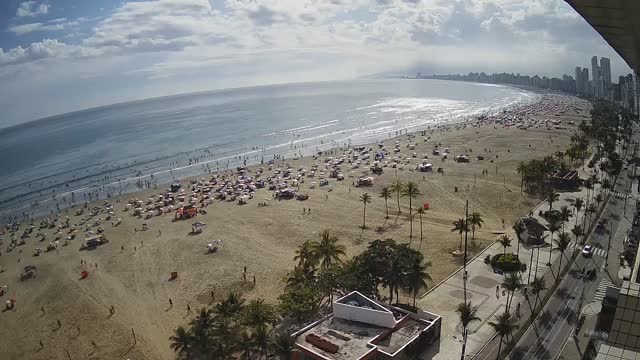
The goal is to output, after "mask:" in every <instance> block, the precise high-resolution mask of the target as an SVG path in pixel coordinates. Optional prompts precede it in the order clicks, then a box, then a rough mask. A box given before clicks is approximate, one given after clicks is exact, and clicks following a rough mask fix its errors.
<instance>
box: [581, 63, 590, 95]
mask: <svg viewBox="0 0 640 360" xmlns="http://www.w3.org/2000/svg"><path fill="white" fill-rule="evenodd" d="M589 84H590V83H589V68H586V67H585V68H583V69H582V93H583V94H585V95H587V96H589V95H591V94H592V92H591V86H589Z"/></svg>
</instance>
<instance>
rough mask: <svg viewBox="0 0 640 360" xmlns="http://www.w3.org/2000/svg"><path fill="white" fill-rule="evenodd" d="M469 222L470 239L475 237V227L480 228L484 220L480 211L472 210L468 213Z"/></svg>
mask: <svg viewBox="0 0 640 360" xmlns="http://www.w3.org/2000/svg"><path fill="white" fill-rule="evenodd" d="M469 224H470V225H471V233H472V236H471V239H473V240H475V239H476V228H478V229H480V228H482V224H484V220H483V219H482V215H480V213H478V212H476V211H474V212H472V213H471V215H469Z"/></svg>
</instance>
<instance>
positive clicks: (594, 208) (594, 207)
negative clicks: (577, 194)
mask: <svg viewBox="0 0 640 360" xmlns="http://www.w3.org/2000/svg"><path fill="white" fill-rule="evenodd" d="M597 212H598V206H597V205H596V204H594V203H591V204H589V206H587V210H586V211H585V216H587V214H589V226H587V227H586V229H589V228H590V227H591V222H592V221H593V215H594V214H595V213H597Z"/></svg>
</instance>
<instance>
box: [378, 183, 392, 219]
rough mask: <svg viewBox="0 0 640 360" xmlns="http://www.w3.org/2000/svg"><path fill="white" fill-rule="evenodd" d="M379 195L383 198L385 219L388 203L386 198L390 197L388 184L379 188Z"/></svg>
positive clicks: (387, 215) (387, 213)
mask: <svg viewBox="0 0 640 360" xmlns="http://www.w3.org/2000/svg"><path fill="white" fill-rule="evenodd" d="M380 197H381V198H383V199H384V210H385V214H386V215H385V217H384V218H385V219H388V218H389V205H388V204H387V202H388V200H389V199H390V198H391V188H390V187H389V186H385V187H383V188H382V190H380Z"/></svg>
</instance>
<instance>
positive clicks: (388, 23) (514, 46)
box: [0, 0, 627, 107]
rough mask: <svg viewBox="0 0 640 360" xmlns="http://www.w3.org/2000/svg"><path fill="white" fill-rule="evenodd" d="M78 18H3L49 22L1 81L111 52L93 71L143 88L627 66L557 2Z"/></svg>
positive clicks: (134, 8) (385, 0)
mask: <svg viewBox="0 0 640 360" xmlns="http://www.w3.org/2000/svg"><path fill="white" fill-rule="evenodd" d="M23 4H27V5H24V6H23V5H21V8H23V7H24V8H25V9H27V10H29V11H31V12H35V11H36V10H37V9H38V6H36V3H35V2H27V3H23ZM212 4H213V6H212ZM41 5H42V4H41ZM47 10H48V8H47ZM82 21H86V19H84V18H77V19H65V18H58V19H53V20H49V21H48V22H33V23H30V24H16V25H14V26H11V27H10V28H9V31H11V32H13V33H15V34H16V35H19V34H25V33H28V32H35V31H50V32H49V33H47V35H48V37H50V38H51V39H49V40H42V41H39V42H36V43H33V44H25V45H23V46H21V47H16V48H13V49H6V50H5V51H2V50H1V49H0V90H1V89H2V88H3V87H5V88H6V87H7V86H11V85H10V83H9V82H7V81H3V80H5V78H3V74H9V73H12V72H14V73H21V72H19V71H17V70H18V69H29V71H26V72H25V73H26V74H34V73H38V72H39V71H43V72H47V73H51V72H55V71H59V70H58V68H57V66H59V64H60V63H64V62H67V63H71V62H73V63H74V64H75V66H74V67H75V68H78V67H80V64H83V63H84V64H89V63H91V64H92V67H97V66H99V65H98V64H104V63H107V62H109V63H111V62H113V61H115V60H116V59H117V61H118V65H117V66H115V65H114V66H105V67H104V69H105V70H104V71H105V73H96V74H95V76H97V77H102V79H103V82H104V80H105V79H110V78H118V79H119V83H120V84H123V83H127V79H129V83H127V84H128V85H127V86H129V87H131V92H132V93H135V94H136V96H141V97H144V96H151V95H162V93H163V91H164V93H174V92H176V91H178V89H181V90H182V91H191V90H206V89H211V88H219V87H225V86H239V85H241V84H244V85H256V84H260V83H267V82H291V81H312V80H331V79H347V78H353V77H357V76H362V75H368V74H371V73H377V72H389V71H395V72H400V73H405V72H406V71H413V70H414V69H420V70H422V72H423V73H432V72H468V71H487V72H492V71H508V72H512V71H513V72H521V73H527V74H533V73H536V72H537V73H541V74H546V75H552V76H558V75H561V74H562V73H563V72H566V73H571V72H572V69H573V68H574V67H575V66H584V65H587V64H588V61H589V59H590V57H591V55H599V56H611V57H612V67H614V72H616V69H619V71H620V72H622V71H627V69H626V68H625V66H624V64H622V62H621V61H620V59H619V58H617V56H616V55H615V54H614V53H613V51H612V50H611V49H610V48H609V47H608V46H607V44H606V43H604V41H603V40H602V39H601V38H600V37H599V36H598V35H597V34H596V33H595V31H594V30H592V29H591V28H590V27H589V25H588V24H586V22H585V21H584V20H583V19H582V18H580V17H579V16H578V15H577V14H576V13H575V12H574V11H573V10H572V9H571V8H570V7H569V6H568V5H567V4H565V3H564V1H562V0H529V1H522V0H251V1H250V0H224V1H223V0H214V1H207V0H157V1H153V0H142V1H135V2H125V3H123V4H122V5H120V6H118V7H117V8H115V9H114V10H112V11H111V12H110V13H108V14H106V13H105V14H104V17H102V18H101V19H91V22H92V23H94V25H93V26H92V28H91V29H89V30H88V33H86V34H85V33H81V32H78V31H77V28H75V27H73V26H74V25H73V24H74V23H79V22H82ZM68 29H73V30H74V31H71V32H65V31H59V30H68ZM53 31H56V32H53ZM58 34H60V35H59V37H58V38H57V39H56V38H55V37H52V35H58ZM62 39H72V40H69V42H65V41H63V40H62ZM51 64H55V66H54V65H51ZM3 67H4V69H3ZM107 72H108V73H107ZM64 74H65V75H64V76H65V79H66V80H67V81H69V82H70V81H73V80H74V79H75V80H76V81H85V80H86V77H82V78H81V77H80V75H76V74H75V73H74V72H73V71H69V72H65V73H64ZM14 77H15V78H16V79H17V75H14ZM27 80H28V79H27ZM15 81H18V80H15ZM23 81H24V80H23ZM29 81H30V80H29ZM52 81H53V80H52ZM56 81H61V80H60V79H57V80H56ZM147 81H148V82H149V84H151V83H153V86H150V85H143V84H147ZM7 84H9V85H7ZM21 86H25V85H21ZM52 86H53V85H52ZM99 87H100V89H101V95H103V96H102V98H103V99H105V100H104V101H109V100H110V101H116V100H127V98H121V97H122V96H124V94H123V92H122V91H121V89H119V88H118V87H117V86H116V85H113V86H112V87H111V88H109V87H106V86H99ZM136 90H137V91H136ZM108 92H111V93H112V96H111V97H109V96H108ZM87 96H88V95H87ZM107 99H109V100H107ZM69 101H70V102H71V99H70V100H69ZM78 103H81V101H79V100H78V101H75V104H78ZM91 104H92V105H95V104H94V103H93V102H91ZM1 105H2V104H1V103H0V107H1ZM57 106H60V105H59V104H57ZM76 106H79V105H76Z"/></svg>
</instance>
